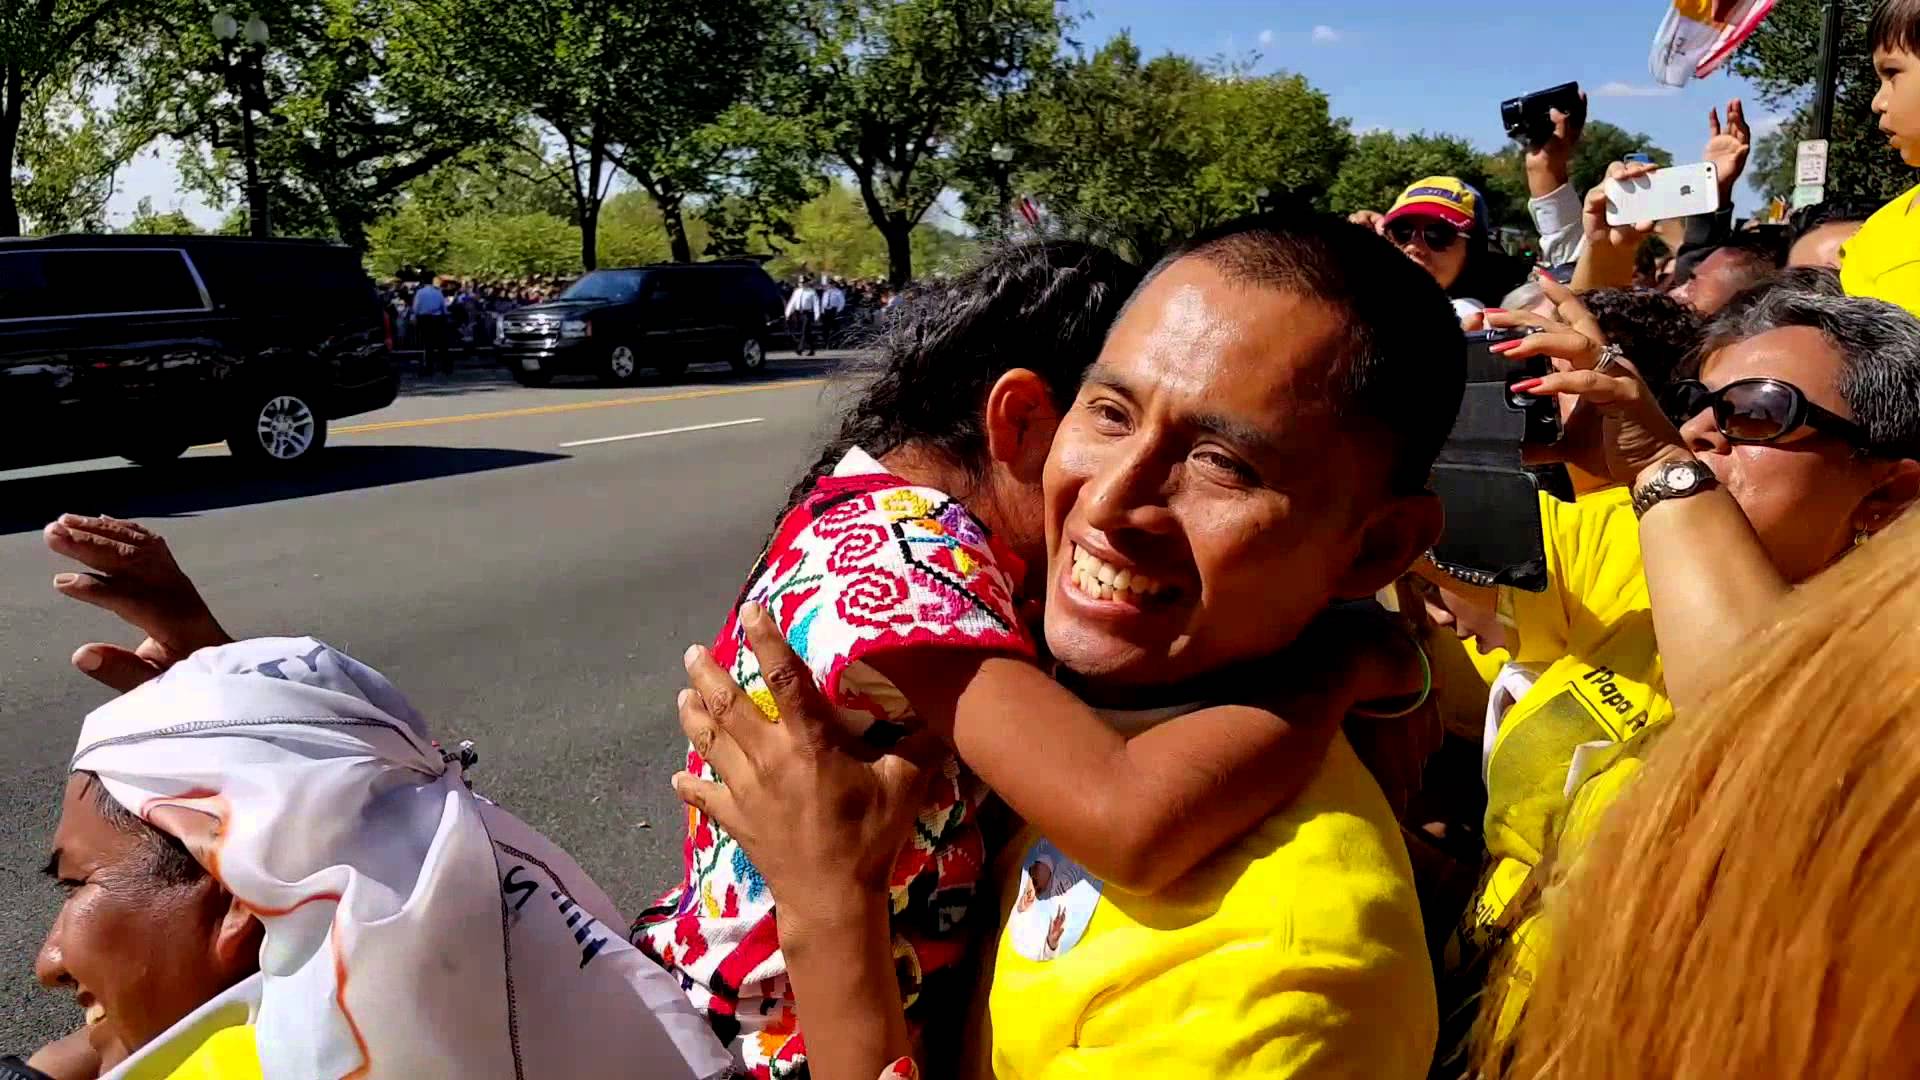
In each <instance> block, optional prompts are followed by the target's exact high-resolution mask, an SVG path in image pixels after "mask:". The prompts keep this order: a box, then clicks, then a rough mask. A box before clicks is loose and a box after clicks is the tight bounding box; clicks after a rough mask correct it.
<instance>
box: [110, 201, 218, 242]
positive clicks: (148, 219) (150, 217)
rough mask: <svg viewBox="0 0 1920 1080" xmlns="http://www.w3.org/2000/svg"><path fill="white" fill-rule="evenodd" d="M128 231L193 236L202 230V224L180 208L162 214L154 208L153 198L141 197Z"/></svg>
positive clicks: (147, 234)
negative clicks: (199, 224)
mask: <svg viewBox="0 0 1920 1080" xmlns="http://www.w3.org/2000/svg"><path fill="white" fill-rule="evenodd" d="M126 231H128V232H130V233H134V234H136V235H139V236H192V235H194V234H195V233H198V232H199V231H200V226H198V225H195V224H194V223H193V219H192V218H190V217H188V216H187V215H185V214H183V213H181V212H180V211H178V210H169V211H167V212H166V213H164V214H162V213H160V212H158V211H156V210H155V209H154V208H153V200H152V199H141V200H140V203H139V205H138V206H136V207H135V208H134V211H133V220H132V221H130V222H128V223H127V230H126Z"/></svg>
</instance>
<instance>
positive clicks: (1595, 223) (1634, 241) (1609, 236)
mask: <svg viewBox="0 0 1920 1080" xmlns="http://www.w3.org/2000/svg"><path fill="white" fill-rule="evenodd" d="M1659 171H1660V166H1658V165H1650V164H1647V163H1645V162H1633V163H1631V164H1629V163H1628V162H1625V161H1616V162H1614V163H1613V164H1611V165H1609V166H1607V176H1606V179H1605V180H1602V181H1600V183H1598V184H1596V185H1594V188H1593V190H1592V191H1589V192H1587V201H1586V203H1585V204H1584V205H1583V206H1582V207H1581V211H1580V220H1581V224H1582V227H1583V229H1584V231H1585V232H1586V235H1587V244H1588V245H1589V246H1590V247H1593V248H1595V249H1598V250H1599V251H1602V252H1606V253H1608V254H1610V255H1620V254H1625V255H1631V254H1634V253H1636V252H1638V251H1639V250H1640V245H1641V244H1644V243H1646V241H1647V236H1648V235H1649V234H1651V233H1652V232H1653V227H1654V225H1656V224H1657V222H1652V221H1640V222H1635V223H1634V224H1632V225H1609V224H1607V180H1635V179H1638V178H1640V177H1642V176H1645V175H1647V174H1648V173H1653V172H1659Z"/></svg>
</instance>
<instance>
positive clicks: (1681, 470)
mask: <svg viewBox="0 0 1920 1080" xmlns="http://www.w3.org/2000/svg"><path fill="white" fill-rule="evenodd" d="M1660 479H1661V480H1662V481H1663V482H1664V483H1665V484H1666V485H1667V488H1668V490H1670V491H1672V492H1673V493H1674V494H1675V495H1679V494H1683V493H1685V492H1689V491H1692V490H1693V489H1694V487H1695V485H1697V484H1699V483H1700V474H1699V473H1696V472H1694V471H1693V470H1692V469H1690V468H1688V467H1687V466H1685V465H1669V466H1668V467H1667V474H1666V475H1665V476H1663V477H1661V478H1660Z"/></svg>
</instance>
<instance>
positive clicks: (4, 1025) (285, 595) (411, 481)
mask: <svg viewBox="0 0 1920 1080" xmlns="http://www.w3.org/2000/svg"><path fill="white" fill-rule="evenodd" d="M833 367H834V364H833V362H832V360H831V359H830V358H828V357H821V358H818V360H809V361H798V360H795V359H794V358H792V357H776V358H774V360H773V362H772V363H771V364H770V375H769V376H768V377H764V378H760V379H741V378H738V377H735V376H733V375H732V374H731V373H729V372H727V371H726V369H725V368H723V367H719V368H710V369H708V368H697V369H695V370H694V372H692V373H690V374H689V375H687V376H685V377H684V378H683V379H682V380H680V381H679V382H677V383H675V384H672V385H650V386H643V387H638V388H628V389H606V388H600V387H594V386H589V385H581V386H577V387H576V386H565V385H562V386H556V387H553V388H548V389H540V390H532V389H524V388H521V387H519V386H516V385H514V384H513V383H512V382H511V381H509V380H506V379H503V378H501V377H499V375H498V373H497V372H493V371H481V370H468V371H463V372H462V373H461V374H460V375H458V376H455V377H454V378H453V379H452V380H449V381H442V382H437V383H427V384H422V385H418V386H412V387H410V388H409V390H408V391H407V392H406V393H405V394H404V395H403V396H402V397H401V399H400V400H399V401H398V402H396V403H395V404H394V405H393V406H392V407H390V408H388V409H386V410H383V411H381V412H379V413H373V414H369V415H365V416H359V417H352V418H349V419H346V420H343V421H339V422H337V423H336V425H335V428H334V434H333V437H332V438H331V440H330V445H329V447H328V449H327V451H326V459H325V460H324V462H323V463H322V464H321V466H320V468H318V469H317V470H316V471H315V472H314V473H313V474H312V475H310V476H306V477H303V478H301V479H298V480H292V481H279V482H268V481H261V480H256V479H249V478H247V477H245V476H242V475H239V474H237V473H236V472H235V470H234V469H233V468H232V462H231V460H230V459H229V458H228V457H227V456H226V452H225V450H224V449H212V448H206V449H197V450H194V451H191V452H190V453H189V454H188V456H187V457H186V458H185V459H183V460H182V461H180V462H178V463H177V464H176V465H175V466H173V467H171V468H168V469H165V470H161V471H154V470H143V469H140V468H137V467H135V466H131V465H127V464H125V463H124V462H120V461H119V460H118V459H113V460H106V461H94V462H86V463H81V464H79V465H74V466H64V467H59V468H55V469H39V470H30V471H18V472H11V473H8V472H0V723H3V724H4V731H5V737H6V739H7V741H8V743H9V746H10V751H9V753H7V754H6V755H5V756H4V757H0V780H4V784H5V790H7V791H8V792H11V794H10V795H9V797H8V798H7V799H6V800H5V802H4V804H0V915H4V919H3V920H0V1054H4V1053H20V1054H23V1055H24V1054H26V1053H29V1052H31V1051H32V1050H33V1049H35V1048H37V1047H38V1046H39V1045H40V1043H41V1042H42V1041H44V1040H45V1039H46V1038H48V1037H50V1036H52V1035H55V1034H58V1033H61V1032H63V1031H65V1030H70V1029H71V1026H72V1025H73V1024H75V1023H77V1021H78V1019H79V1014H78V1011H77V1010H75V1009H74V1008H73V1007H72V1005H71V1003H70V1002H68V1001H66V1000H65V999H64V998H63V997H61V996H59V995H56V994H51V993H49V992H47V991H44V990H42V989H40V988H39V987H38V986H37V985H36V984H35V982H34V980H33V977H32V963H33V956H34V954H35V952H36V951H37V950H38V948H39V945H40V941H41V939H42V937H43V936H44V934H45V932H46V928H47V925H48V923H49V921H50V919H51V917H52V914H53V912H54V910H55V909H56V908H57V907H58V904H59V894H58V892H57V890H56V889H55V888H54V886H53V885H52V884H51V883H49V882H46V881H44V880H43V879H42V878H41V877H40V876H39V874H38V872H37V871H38V869H39V867H40V865H41V864H42V863H44V861H45V859H46V852H47V847H46V844H47V840H48V837H49V836H50V835H51V831H52V826H53V820H54V816H55V813H56V811H57V808H58V803H59V793H60V789H61V784H62V782H63V780H62V775H63V772H64V769H65V764H66V761H67V759H68V756H69V755H70V754H71V752H72V750H73V743H74V738H75V736H76V734H77V732H78V725H79V720H80V718H81V717H82V716H83V715H84V714H85V713H86V712H87V710H89V709H91V708H93V707H94V706H96V705H98V704H100V703H101V702H102V701H104V700H106V698H107V696H108V693H107V692H106V691H104V690H102V689H100V688H98V687H96V686H95V685H94V684H93V683H92V682H90V681H89V680H87V679H85V678H83V677H82V676H80V675H79V674H77V673H76V672H74V671H73V670H72V669H71V668H70V667H68V664H67V657H68V655H69V654H70V652H71V651H72V649H73V647H75V646H77V645H79V644H81V643H83V642H86V641H89V640H102V639H111V640H120V641H123V642H125V643H127V644H132V643H133V641H134V640H137V638H135V637H133V636H130V635H129V634H128V633H127V632H126V631H125V630H124V629H123V628H122V627H121V626H120V625H118V624H117V623H116V622H115V620H113V619H112V618H111V617H110V616H108V615H107V614H105V613H104V612H100V611H97V610H94V609H91V608H88V607H85V606H83V605H78V604H75V603H73V602H71V601H67V600H64V599H62V598H60V597H59V596H57V595H56V594H55V593H54V592H53V590H52V588H51V586H50V585H49V584H48V580H49V578H50V577H51V575H52V574H54V573H56V572H58V571H59V570H60V569H64V568H65V567H62V566H60V565H59V564H58V563H59V561H58V560H56V559H55V558H54V557H53V556H52V555H51V554H49V553H48V552H47V551H46V550H45V548H44V546H43V545H42V543H41V539H40V535H39V529H40V527H41V526H42V525H43V524H45V523H46V522H47V521H49V520H51V519H52V517H53V516H55V515H57V514H59V513H61V512H63V511H74V512H81V513H110V514H114V515H116V516H121V517H129V518H134V519H137V520H140V521H142V522H144V523H146V524H147V525H149V526H151V527H153V528H154V529H156V530H158V531H159V532H161V533H162V534H163V535H165V536H166V537H167V539H168V540H169V541H170V542H171V543H172V545H173V549H174V552H175V553H176V555H178V557H179V558H180V561H181V563H182V565H183V566H184V567H185V568H186V570H187V572H188V573H189V574H191V575H193V577H194V578H195V579H196V580H198V581H199V583H200V585H201V588H202V590H203V591H204V592H205V594H206V596H207V598H208V601H209V602H210V603H211V605H212V607H213V609H214V611H215V613H216V614H217V615H218V616H220V618H221V620H222V621H223V622H224V623H225V624H226V626H227V629H228V630H229V631H231V632H232V633H234V634H236V635H240V636H255V635H263V634H283V633H284V634H300V633H310V634H313V635H315V636H318V637H320V638H323V639H324V640H326V641H328V642H330V643H331V644H333V645H335V646H337V647H340V648H342V649H345V650H346V651H348V652H351V653H352V654H353V655H355V656H357V657H359V658H360V659H362V660H364V661H366V662H367V663H369V664H372V665H373V666H374V667H376V668H378V669H379V670H381V671H383V672H385V673H386V674H387V676H388V677H389V678H391V679H392V680H393V682H394V683H395V684H396V685H398V686H399V687H400V688H401V689H402V690H403V691H405V692H406V693H407V694H408V695H409V696H410V697H411V698H412V699H413V701H414V703H415V705H416V706H418V707H419V708H420V709H421V711H422V712H423V713H425V714H426V715H427V716H428V717H429V718H430V719H431V721H432V722H433V725H434V729H435V732H436V734H437V735H438V736H439V737H440V738H441V739H442V740H443V741H444V740H452V739H459V738H470V739H473V740H474V741H475V742H476V743H477V744H478V749H479V753H480V759H481V760H480V764H479V766H478V768H477V771H476V773H475V776H476V784H477V786H478V787H479V789H480V790H482V791H483V792H484V793H486V794H488V795H489V796H491V797H493V798H495V799H497V800H498V801H499V802H501V803H502V804H504V805H506V806H507V807H509V808H511V809H512V810H513V811H515V812H516V813H518V814H519V815H520V816H521V817H523V818H525V819H526V820H527V821H528V822H530V823H531V824H532V825H534V826H535V827H536V828H539V829H541V830H543V831H544V832H546V833H547V835H549V836H550V837H552V838H553V839H554V840H556V841H558V842H559V843H560V844H561V845H562V846H564V847H566V848H567V849H568V850H569V851H570V852H572V854H573V855H574V856H575V857H576V858H577V859H579V861H580V862H581V864H582V865H583V866H585V867H586V868H587V869H588V870H589V871H590V872H592V873H593V875H594V876H595V877H596V878H598V879H599V881H600V883H601V884H602V885H603V886H604V887H606V889H607V891H608V892H609V893H611V894H612V895H613V897H614V898H615V900H616V901H618V902H620V903H621V904H622V905H623V907H625V908H626V909H628V910H634V909H636V908H637V907H638V906H639V905H640V903H641V902H642V901H644V900H645V899H649V898H650V897H651V896H652V895H653V894H654V893H655V892H657V891H658V890H659V889H661V888H662V887H664V886H666V885H667V884H669V883H670V882H671V880H672V879H673V877H674V875H675V874H676V873H677V872H678V866H679V852H680V837H681V823H682V821H683V818H682V816H681V810H680V806H679V803H678V801H677V800H676V799H675V798H674V796H673V792H672V790H671V789H670V788H669V787H668V785H667V779H668V777H669V776H671V775H672V773H673V771H674V769H675V768H676V767H677V765H678V763H679V762H680V761H681V760H682V758H681V747H682V745H683V743H682V740H681V737H680V734H679V730H678V727H677V725H676V724H675V721H674V717H673V698H674V695H675V694H676V693H677V692H678V690H679V688H680V687H681V686H682V685H684V684H683V681H682V679H681V675H680V664H679V655H680V653H681V652H682V650H684V649H685V648H686V646H687V645H688V644H690V643H692V642H694V641H705V640H708V639H710V638H711V637H712V635H713V634H714V632H715V631H716V630H717V629H718V627H719V624H720V621H721V619H722V617H723V616H724V615H725V613H726V609H727V607H728V605H729V604H730V603H731V602H732V601H733V599H734V596H735V594H736V592H737V591H738V589H739V587H740V584H741V579H742V577H743V576H744V575H745V573H746V571H747V570H748V569H749V567H750V566H751V564H752V561H753V559H754V557H755V556H756V555H757V554H758V551H759V547H760V544H761V543H762V541H763V540H764V539H765V536H766V533H767V531H768V530H769V528H770V526H771V523H772V514H773V513H774V511H775V510H777V509H778V507H779V505H780V500H781V498H782V497H783V496H784V495H785V493H786V491H787V488H788V487H789V485H790V484H791V483H792V481H793V480H794V479H795V478H796V477H797V476H798V474H799V473H800V471H801V470H802V469H803V467H804V466H805V465H806V464H807V463H809V462H810V461H811V459H812V450H813V448H814V445H815V444H816V443H817V441H818V440H819V438H820V436H821V435H822V434H823V433H824V432H825V431H826V430H827V429H828V424H829V421H830V420H831V414H832V411H833V405H834V403H835V402H836V401H837V400H838V398H837V392H836V384H833V383H830V382H828V381H826V380H825V379H824V378H823V376H827V375H830V374H831V373H832V369H833ZM705 425H715V426H705ZM719 425H725V426H719ZM685 428H700V429H699V430H678V429H685ZM641 433H658V434H652V435H648V436H647V437H642V438H627V439H619V440H618V441H606V442H585V443H583V440H601V439H609V438H612V437H617V436H627V435H637V434H641ZM569 444H574V445H569Z"/></svg>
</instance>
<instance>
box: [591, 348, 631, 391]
mask: <svg viewBox="0 0 1920 1080" xmlns="http://www.w3.org/2000/svg"><path fill="white" fill-rule="evenodd" d="M600 375H601V378H603V379H605V380H606V381H607V382H609V383H612V384H613V385H614V386H632V385H633V384H634V383H635V382H636V381H637V380H638V379H639V378H640V354H639V353H638V352H636V351H634V348H633V346H631V345H628V344H626V343H625V342H621V343H620V344H618V345H615V346H613V347H612V348H610V349H608V350H607V358H606V360H605V361H604V362H603V363H602V364H601V365H600Z"/></svg>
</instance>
